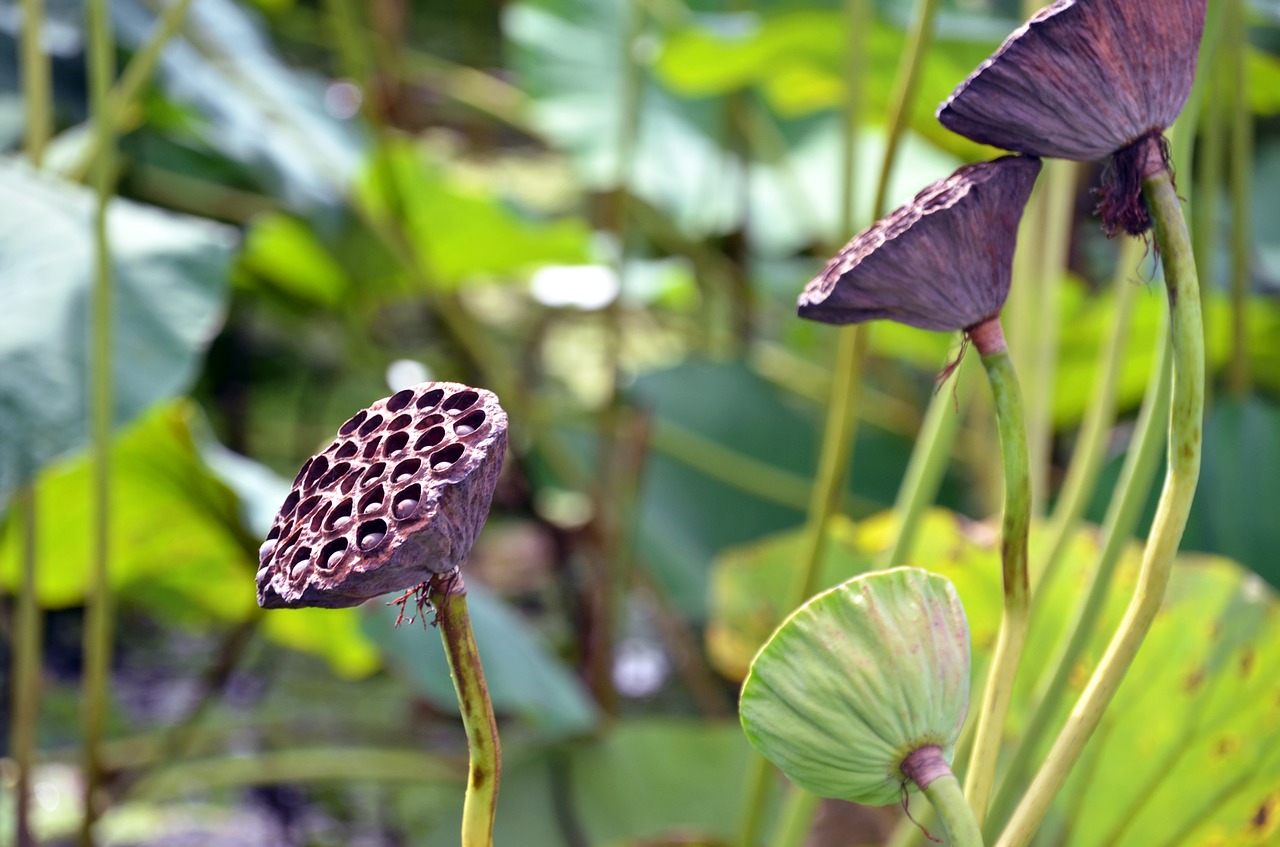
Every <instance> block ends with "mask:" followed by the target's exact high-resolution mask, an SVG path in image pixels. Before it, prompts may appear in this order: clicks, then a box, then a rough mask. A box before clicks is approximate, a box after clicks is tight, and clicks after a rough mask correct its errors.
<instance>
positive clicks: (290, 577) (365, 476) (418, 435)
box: [257, 382, 507, 609]
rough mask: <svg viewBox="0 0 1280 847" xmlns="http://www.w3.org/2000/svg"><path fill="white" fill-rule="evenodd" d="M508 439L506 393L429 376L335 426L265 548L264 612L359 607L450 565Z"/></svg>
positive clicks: (468, 541) (477, 515)
mask: <svg viewBox="0 0 1280 847" xmlns="http://www.w3.org/2000/svg"><path fill="white" fill-rule="evenodd" d="M506 445H507V415H506V413H505V412H504V411H503V410H502V407H501V406H499V405H498V398H497V397H495V396H494V395H493V394H492V393H490V392H488V391H485V390H483V389H479V388H471V387H468V386H466V385H460V384H458V383H454V382H426V383H422V384H420V385H416V386H413V387H412V388H406V389H405V390H403V391H399V392H397V393H395V394H393V395H391V396H390V397H387V398H385V399H383V400H379V401H378V402H377V403H374V404H373V405H372V406H370V407H369V408H367V409H362V410H361V411H359V412H357V413H356V414H355V416H354V417H352V418H351V419H350V420H348V421H347V422H346V423H344V424H343V425H342V426H341V427H340V428H339V429H338V436H337V438H336V439H335V440H334V442H333V443H332V444H330V445H329V447H328V448H327V449H325V450H324V451H323V452H322V453H319V454H317V455H315V456H312V457H311V458H310V459H308V460H307V461H306V463H305V464H303V466H302V470H300V471H299V472H298V476H297V478H296V479H294V481H293V488H292V490H291V491H290V492H289V496H288V497H286V498H285V501H284V504H283V505H282V506H281V507H280V511H279V513H278V514H277V515H276V519H275V523H274V524H273V525H272V527H271V532H270V533H269V534H268V535H267V540H266V541H265V542H263V544H262V547H261V548H260V549H259V568H258V575H257V582H258V603H259V604H260V605H261V606H262V607H263V608H266V609H271V608H280V607H302V606H320V607H327V608H339V607H344V606H355V605H358V604H359V603H362V602H364V601H365V600H368V599H370V598H372V597H377V596H379V595H382V594H385V593H387V592H390V591H403V590H407V589H409V588H412V587H413V586H415V585H418V584H419V583H422V582H425V581H427V580H428V579H430V578H431V577H432V576H433V575H436V574H445V573H450V572H451V571H453V570H454V569H456V568H457V567H459V566H460V565H461V564H462V563H463V561H464V560H465V559H466V557H467V556H468V554H470V552H471V547H472V545H474V544H475V540H476V537H477V536H478V535H479V534H480V529H481V527H482V526H484V522H485V518H486V517H487V516H488V513H489V505H490V503H491V501H492V499H493V489H494V486H495V485H496V483H497V480H498V472H499V471H500V470H501V469H502V459H503V456H504V454H505V452H506Z"/></svg>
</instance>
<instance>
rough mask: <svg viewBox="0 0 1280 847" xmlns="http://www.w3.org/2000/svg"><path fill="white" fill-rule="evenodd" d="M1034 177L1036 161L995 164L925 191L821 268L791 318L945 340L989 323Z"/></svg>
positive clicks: (969, 169)
mask: <svg viewBox="0 0 1280 847" xmlns="http://www.w3.org/2000/svg"><path fill="white" fill-rule="evenodd" d="M1039 173H1040V160H1039V159H1034V158H1029V157H1026V156H1005V157H1004V158H1001V159H996V160H995V161H991V162H979V163H977V164H973V165H965V166H964V167H962V168H960V169H959V170H957V171H956V172H955V173H954V174H952V175H951V176H949V177H947V178H946V179H943V180H939V181H938V182H935V183H933V184H932V185H930V186H929V187H927V188H925V189H924V190H923V191H921V192H920V193H919V194H917V195H916V196H915V199H913V200H912V201H911V202H910V203H907V204H906V205H904V206H902V207H901V208H899V209H897V210H895V211H893V212H892V213H890V214H889V215H888V216H887V217H884V218H882V219H880V220H879V221H877V222H876V223H875V224H874V225H873V226H871V227H870V228H869V229H867V230H866V231H864V232H862V233H861V234H859V235H858V236H856V237H855V238H854V239H853V240H852V241H850V242H849V243H848V244H847V245H845V247H844V249H843V250H841V251H840V252H839V253H838V254H837V255H836V257H835V258H833V259H832V260H831V261H830V262H828V263H827V266H826V268H824V269H823V271H822V273H820V274H818V276H816V277H815V278H814V279H813V280H812V281H811V282H810V283H809V284H808V285H807V286H805V289H804V292H803V293H802V294H801V295H800V302H799V309H798V312H799V315H800V317H802V318H808V319H809V320H815V321H822V322H824V323H833V324H848V323H861V322H863V321H869V320H875V319H879V318H883V319H886V320H891V321H897V322H898V323H903V324H907V325H908V326H914V327H918V328H920V329H932V330H940V331H945V332H949V331H953V330H961V329H964V330H967V329H969V328H970V327H972V326H976V325H977V324H980V323H982V322H983V321H984V320H986V319H988V318H991V317H993V316H995V315H997V314H998V313H999V312H1000V309H1001V308H1003V307H1004V301H1005V299H1006V298H1007V297H1008V296H1009V283H1010V279H1011V277H1012V275H1013V250H1014V247H1015V245H1016V244H1017V239H1018V223H1019V221H1021V220H1022V209H1023V207H1025V206H1026V205H1027V198H1028V197H1030V196H1031V188H1032V186H1033V185H1035V181H1036V177H1037V176H1038V175H1039Z"/></svg>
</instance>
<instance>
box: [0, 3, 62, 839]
mask: <svg viewBox="0 0 1280 847" xmlns="http://www.w3.org/2000/svg"><path fill="white" fill-rule="evenodd" d="M22 13H23V18H22V40H21V51H22V56H21V62H22V102H23V105H24V106H25V114H24V116H23V117H24V139H23V146H24V149H25V150H26V154H27V158H29V159H30V160H31V164H32V166H33V167H36V168H38V167H40V164H41V162H42V161H43V160H44V149H45V146H46V145H47V144H48V143H49V138H50V137H51V136H52V134H53V110H52V108H51V106H52V103H53V86H52V82H51V75H50V68H49V57H48V56H46V55H45V53H44V50H43V49H42V47H41V44H40V33H41V31H42V30H43V28H44V2H43V0H23V3H22ZM28 472H33V471H28ZM26 476H27V473H23V474H22V478H26ZM15 505H16V506H17V513H18V516H19V520H20V521H21V527H22V582H21V584H20V586H19V588H18V599H17V609H16V610H15V618H16V619H15V621H14V632H13V711H12V713H11V715H10V725H9V726H10V730H9V732H10V737H11V738H12V739H13V758H14V762H15V763H16V764H17V771H18V773H17V780H16V782H15V785H14V800H15V807H16V808H15V814H14V817H15V820H14V827H15V832H14V835H15V843H16V844H17V847H32V845H34V844H35V843H36V840H35V835H34V833H33V832H32V826H31V787H32V779H31V776H32V769H33V767H34V763H35V748H36V723H37V721H38V719H39V714H40V675H41V673H40V672H41V666H40V656H41V654H42V652H43V647H42V644H43V638H42V635H43V631H42V625H41V619H42V617H43V615H42V614H41V609H40V601H39V596H38V593H37V590H36V589H37V585H36V578H37V576H36V575H37V573H38V569H37V567H36V513H37V494H36V484H35V482H29V483H27V484H25V485H24V486H23V487H22V488H21V489H19V490H18V492H17V495H16V498H15Z"/></svg>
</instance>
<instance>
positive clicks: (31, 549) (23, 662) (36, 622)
mask: <svg viewBox="0 0 1280 847" xmlns="http://www.w3.org/2000/svg"><path fill="white" fill-rule="evenodd" d="M14 505H15V506H16V511H17V514H18V516H19V520H20V521H21V526H22V583H21V586H20V588H19V592H18V608H17V614H16V621H15V622H14V634H13V642H14V644H13V715H12V718H11V723H10V733H11V737H12V739H13V741H12V744H13V759H14V763H15V764H16V765H17V771H18V773H17V779H16V781H15V784H14V787H13V789H14V791H13V793H14V798H15V801H16V803H15V805H16V809H15V812H16V814H15V826H16V836H17V837H16V839H15V841H16V844H17V847H32V845H34V844H35V843H36V840H35V834H34V833H33V831H32V826H31V788H32V784H33V780H32V771H33V769H34V767H35V747H36V721H37V719H38V716H39V714H40V680H41V673H40V655H41V652H42V649H41V645H42V640H43V639H42V638H41V633H40V627H41V618H42V615H41V614H40V602H39V600H38V597H37V594H36V573H37V569H36V514H37V511H36V509H37V495H36V486H35V484H34V483H31V484H28V485H25V486H23V487H22V489H20V490H19V492H18V495H17V497H16V498H15V501H14Z"/></svg>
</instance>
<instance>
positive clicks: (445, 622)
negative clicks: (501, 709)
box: [428, 572, 502, 847]
mask: <svg viewBox="0 0 1280 847" xmlns="http://www.w3.org/2000/svg"><path fill="white" fill-rule="evenodd" d="M428 585H429V586H430V588H429V589H428V591H429V597H430V599H431V604H432V605H433V606H435V608H436V610H437V612H438V617H437V623H438V625H439V627H440V640H441V641H442V642H443V643H444V654H445V656H446V657H447V658H448V661H449V676H450V677H452V678H453V689H454V691H455V692H456V693H457V695H458V706H459V708H460V709H461V711H462V726H463V728H464V729H465V730H466V733H467V760H468V768H467V793H466V798H465V799H464V800H463V804H462V847H491V845H492V844H493V819H494V814H495V813H496V811H497V808H498V782H499V779H500V777H501V775H502V748H501V745H500V744H499V742H498V722H497V719H496V718H495V717H494V714H493V704H492V702H491V701H490V699H489V686H488V684H487V683H486V682H485V678H484V668H483V667H482V666H481V664H480V650H479V648H477V647H476V639H475V635H474V633H473V632H472V630H471V614H470V612H469V611H468V610H467V589H466V586H465V585H464V583H463V581H462V574H461V573H460V572H459V573H455V574H451V575H445V576H438V577H434V578H433V579H432V580H431V582H429V583H428Z"/></svg>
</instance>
